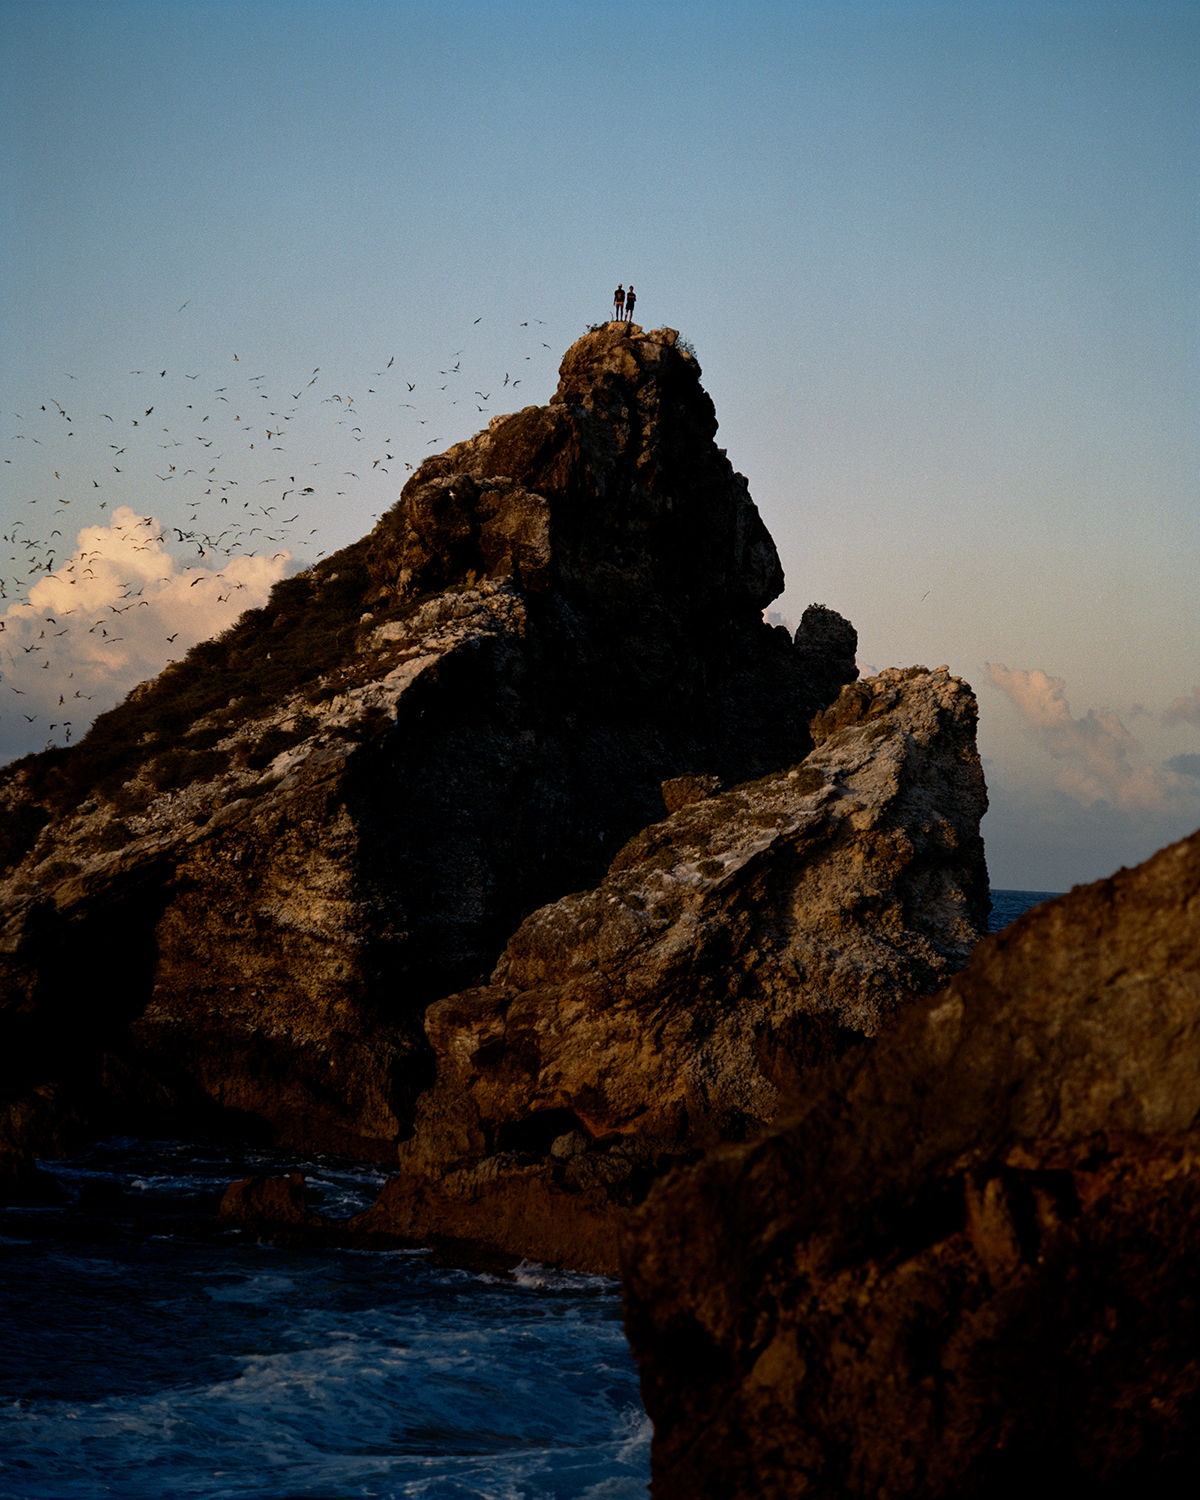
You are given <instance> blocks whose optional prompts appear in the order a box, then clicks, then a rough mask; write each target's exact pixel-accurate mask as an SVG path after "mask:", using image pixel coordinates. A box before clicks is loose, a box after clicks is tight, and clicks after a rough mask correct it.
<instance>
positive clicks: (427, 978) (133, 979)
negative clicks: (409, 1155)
mask: <svg viewBox="0 0 1200 1500" xmlns="http://www.w3.org/2000/svg"><path fill="white" fill-rule="evenodd" d="M716 425H717V424H716V416H715V413H714V411H713V406H712V402H711V401H710V399H709V398H708V396H707V395H706V394H705V392H704V390H703V388H702V387H701V385H700V380H699V369H698V366H697V365H696V362H695V360H694V359H692V358H691V357H690V356H688V355H687V354H685V353H684V352H682V351H681V350H679V349H677V348H676V347H675V336H674V334H673V333H671V331H670V330H661V331H659V332H654V333H643V332H642V330H640V329H637V328H628V327H623V328H617V329H611V328H610V329H607V330H601V331H600V332H598V333H596V334H592V335H588V336H587V337H585V338H583V339H580V340H579V341H578V342H577V343H576V344H575V345H574V346H573V347H572V348H571V349H570V350H568V352H567V354H566V357H565V358H564V361H563V364H562V370H561V383H560V386H559V389H558V391H557V392H556V394H555V397H554V399H553V400H552V401H551V402H550V403H549V404H548V405H547V406H544V407H536V406H535V407H527V408H526V409H525V410H523V411H521V412H517V413H515V414H513V415H510V416H506V417H498V418H495V419H493V420H492V422H491V423H490V424H489V427H488V429H487V430H486V431H485V432H482V433H480V434H479V435H478V436H477V437H475V438H472V439H471V440H470V441H468V442H465V443H461V444H458V445H457V446H456V447H454V448H452V449H450V450H449V451H448V452H447V453H445V454H442V455H439V456H438V457H435V458H432V459H430V460H429V461H428V462H426V463H425V464H423V465H422V466H421V467H420V469H418V470H417V472H416V473H415V474H414V475H413V476H412V478H411V479H410V480H409V482H408V484H407V485H406V486H405V489H404V491H403V494H402V496H401V498H400V500H399V501H398V503H397V505H396V506H395V507H393V509H392V510H391V511H390V512H389V513H388V514H387V515H385V516H384V517H383V518H382V520H381V521H380V523H379V525H378V526H377V527H376V528H375V530H374V531H373V532H372V533H371V534H370V536H369V537H367V538H365V539H363V540H362V541H361V542H358V543H356V544H355V545H354V546H352V547H349V548H346V549H345V550H344V551H343V552H341V553H339V554H337V555H336V556H335V557H332V558H329V559H326V560H324V561H323V562H321V563H319V564H318V565H316V566H315V567H314V568H313V569H311V570H309V571H308V572H306V573H303V574H300V575H298V576H297V577H295V578H292V579H288V580H286V582H285V583H283V584H281V585H279V586H278V587H277V588H276V590H275V591H274V593H273V594H272V598H271V600H270V602H269V603H268V605H267V606H266V608H265V609H263V610H259V611H254V612H251V613H250V614H248V615H246V616H244V617H243V618H242V620H241V621H239V622H238V624H237V626H235V627H234V629H233V630H231V631H229V632H227V633H226V635H225V636H222V637H221V638H220V639H219V640H217V641H213V642H207V643H205V644H204V645H203V646H200V647H197V648H196V650H195V651H193V652H192V653H190V654H189V657H188V659H187V660H186V661H185V662H184V663H182V664H179V665H177V666H174V667H171V668H168V669H167V671H165V672H164V673H163V674H162V675H161V676H160V677H159V678H158V679H156V680H155V681H154V682H153V683H149V684H145V685H143V687H141V688H140V689H138V690H137V691H136V692H135V693H134V694H131V695H130V698H129V699H128V700H127V702H126V703H125V704H123V705H121V706H120V707H119V708H118V709H116V710H114V711H113V712H112V713H111V714H108V715H104V716H102V717H101V719H100V720H99V721H98V722H97V724H96V726H95V727H94V729H93V730H92V732H91V734H90V735H89V736H88V737H87V738H86V739H85V740H84V741H83V742H82V744H81V745H79V746H76V747H73V748H72V749H71V750H68V751H55V752H49V753H47V754H46V755H43V756H33V757H28V758H27V759H26V760H25V761H23V762H20V763H18V765H17V766H15V767H12V768H9V770H8V771H7V772H6V773H5V774H4V775H3V776H0V814H2V822H0V860H2V861H3V862H4V863H5V864H6V865H7V866H8V875H7V878H6V879H5V880H4V882H3V885H2V886H0V1058H3V1062H2V1063H0V1069H2V1070H3V1071H2V1072H0V1120H7V1126H5V1127H4V1128H3V1129H0V1138H2V1139H3V1140H6V1141H7V1143H8V1145H9V1147H10V1148H12V1149H13V1150H15V1151H16V1152H17V1154H18V1157H20V1155H21V1153H23V1152H24V1153H28V1152H29V1151H30V1150H39V1151H48V1150H53V1149H55V1146H56V1144H61V1143H62V1142H65V1141H66V1140H68V1139H69V1138H71V1136H72V1135H73V1134H78V1133H80V1132H83V1133H86V1132H88V1131H90V1130H95V1129H111V1128H114V1127H117V1126H119V1127H120V1128H126V1129H145V1128H160V1126H162V1125H163V1124H164V1123H166V1122H170V1128H172V1129H178V1128H188V1126H189V1125H193V1126H194V1125H198V1124H203V1125H205V1126H209V1127H212V1126H219V1125H221V1124H225V1125H230V1124H232V1125H235V1126H237V1127H238V1128H243V1129H247V1130H253V1129H258V1130H263V1131H265V1132H267V1133H268V1134H269V1135H270V1136H272V1137H273V1138H274V1139H275V1140H276V1141H279V1142H291V1143H295V1144H296V1145H298V1146H303V1147H304V1148H305V1149H309V1150H312V1149H326V1150H335V1151H341V1152H346V1153H352V1154H358V1155H364V1156H368V1157H381V1156H386V1155H389V1154H393V1153H394V1151H395V1146H396V1143H397V1141H398V1140H399V1139H401V1138H402V1137H403V1136H404V1135H405V1134H406V1133H407V1132H409V1131H410V1130H411V1127H412V1121H413V1112H414V1104H415V1099H416V1096H417V1094H418V1093H419V1092H420V1090H421V1089H422V1088H424V1087H425V1086H426V1084H427V1083H428V1082H429V1081H430V1080H431V1078H432V1076H433V1066H434V1058H433V1055H432V1052H431V1050H430V1047H429V1044H428V1042H427V1040H426V1037H425V1033H424V1029H423V1026H422V1015H423V1011H424V1008H425V1006H426V1005H428V1004H429V1002H430V1001H432V1000H434V999H437V998H438V997H439V996H443V995H446V994H447V993H449V992H451V991H454V990H457V989H460V988H461V987H463V986H464V985H470V984H471V983H481V982H483V981H484V979H485V978H486V976H487V975H488V973H489V972H490V971H491V969H492V968H493V966H494V964H495V961H496V956H497V954H498V953H499V952H500V951H501V950H502V948H503V945H504V942H505V940H506V939H507V938H508V937H509V936H510V935H511V933H512V932H513V931H514V930H515V929H516V928H517V927H518V925H519V924H520V922H521V921H522V920H523V918H524V917H525V916H527V915H528V913H529V912H530V911H533V910H536V909H537V908H538V907H540V906H542V905H544V904H545V903H546V902H547V901H553V900H555V899H556V898H557V897H559V896H560V895H562V893H563V892H564V891H570V890H577V889H580V888H581V887H584V886H591V885H595V884H596V883H597V882H598V881H599V880H600V879H601V878H602V876H603V873H604V871H605V869H606V868H607V866H608V864H609V863H610V861H611V859H612V855H613V853H614V851H615V850H616V849H618V848H619V847H620V846H621V845H622V844H624V843H625V842H626V841H627V840H628V839H629V838H630V837H631V836H632V835H633V834H634V833H636V832H637V830H638V829H639V828H642V827H644V826H645V825H646V824H647V823H649V822H651V821H653V820H654V819H655V818H657V817H659V816H661V805H662V804H661V800H660V793H659V788H660V784H661V782H662V781H663V780H664V779H665V778H672V777H677V776H681V775H689V774H701V775H715V776H718V777H720V778H722V779H723V780H724V781H725V783H726V784H731V783H733V782H736V781H741V780H745V779H746V778H748V777H755V776H760V775H762V774H763V773H765V772H767V771H770V770H772V769H774V768H776V767H779V766H785V765H790V764H793V763H794V762H796V761H798V760H799V759H800V758H801V757H802V756H803V755H804V754H805V753H806V752H807V751H808V750H809V749H810V748H811V745H812V740H811V737H810V735H809V731H808V727H807V726H808V722H809V719H810V718H811V717H812V715H813V714H814V713H815V712H816V711H817V710H818V709H820V708H821V707H823V706H824V705H825V704H826V703H827V702H828V701H829V699H830V698H831V697H832V696H833V695H834V694H835V692H836V689H837V687H838V686H839V684H840V681H841V680H845V679H846V678H849V677H852V676H853V675H854V672H855V669H854V666H853V662H852V660H849V659H847V658H845V655H844V652H843V654H842V655H840V656H839V657H838V659H837V661H836V662H834V663H832V665H831V664H830V663H828V662H816V661H814V659H813V658H811V655H809V656H803V655H802V654H801V653H799V652H797V650H796V649H794V647H793V646H792V644H791V642H790V641H789V640H788V639H787V636H786V633H785V632H782V631H779V630H774V629H772V628H770V627H768V626H767V625H765V624H764V623H763V621H762V618H761V611H762V609H763V606H764V605H765V604H766V603H767V602H768V601H769V600H770V599H771V598H772V597H773V596H774V595H775V594H776V593H777V592H778V591H779V589H780V588H781V586H782V573H781V571H780V567H779V561H778V558H777V556H776V553H775V549H774V546H773V544H772V542H771V539H770V537H769V536H768V534H767V532H766V530H765V528H764V526H763V523H762V521H761V518H760V517H759V515H758V512H757V510H756V509H755V507H754V505H753V502H752V501H751V499H750V496H749V494H748V491H747V486H746V481H745V479H744V478H743V477H742V476H740V475H738V474H735V473H734V471H733V469H732V468H731V466H730V464H729V462H728V460H727V459H726V457H725V455H724V453H723V452H722V451H721V450H720V449H718V448H717V447H716V446H715V444H714V442H713V435H714V433H715V431H716ZM849 629H850V627H848V626H845V624H844V622H843V635H844V634H845V631H846V630H849ZM850 634H851V635H852V634H853V632H852V631H851V632H850ZM851 654H852V653H851ZM98 976H105V978H106V980H107V981H111V980H113V979H116V980H117V981H118V982H117V983H115V984H114V983H111V982H108V983H106V984H105V985H103V986H101V985H100V984H99V983H98Z"/></svg>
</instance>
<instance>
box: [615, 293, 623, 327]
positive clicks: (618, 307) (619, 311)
mask: <svg viewBox="0 0 1200 1500" xmlns="http://www.w3.org/2000/svg"><path fill="white" fill-rule="evenodd" d="M613 308H614V312H613V318H614V320H615V321H616V322H618V323H619V322H620V321H621V317H622V315H623V314H624V311H625V288H624V287H622V286H619V287H618V288H617V289H616V291H615V292H614V293H613Z"/></svg>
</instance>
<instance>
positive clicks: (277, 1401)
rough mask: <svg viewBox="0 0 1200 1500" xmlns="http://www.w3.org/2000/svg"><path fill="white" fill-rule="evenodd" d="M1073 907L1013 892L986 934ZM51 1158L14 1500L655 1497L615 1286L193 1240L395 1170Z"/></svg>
mask: <svg viewBox="0 0 1200 1500" xmlns="http://www.w3.org/2000/svg"><path fill="white" fill-rule="evenodd" d="M1054 894H1055V893H1054V892H1048V891H996V890H994V891H993V892H992V902H993V909H992V916H991V923H990V926H991V930H992V931H993V932H995V931H998V930H999V929H1000V928H1002V927H1005V926H1007V924H1008V923H1009V922H1011V921H1013V920H1014V919H1015V918H1016V917H1018V916H1019V915H1020V914H1021V912H1023V911H1025V910H1026V909H1027V908H1028V907H1030V906H1035V905H1037V903H1038V902H1040V901H1044V900H1048V899H1050V898H1051V897H1052V896H1053V895H1054ZM43 1165H44V1166H45V1167H46V1169H47V1170H48V1171H50V1172H51V1173H53V1175H54V1176H55V1177H56V1178H57V1180H58V1182H59V1184H60V1185H61V1187H62V1189H63V1193H64V1201H63V1202H62V1203H59V1204H55V1205H53V1206H46V1207H37V1208H10V1209H5V1210H0V1287H2V1288H3V1301H2V1302H0V1500H100V1497H115V1500H176V1497H185V1496H203V1497H206V1500H243V1497H250V1496H260V1497H270V1500H350V1497H379V1500H393V1497H394V1500H400V1497H406V1500H407V1497H412V1500H418V1497H419V1500H468V1497H469V1500H635V1497H636V1500H644V1497H645V1495H646V1486H647V1484H648V1482H649V1477H650V1463H649V1455H650V1423H649V1420H648V1418H647V1417H646V1415H645V1412H644V1411H643V1409H642V1404H641V1400H640V1397H639V1393H638V1383H637V1370H636V1367H635V1366H634V1363H633V1359H632V1357H631V1355H630V1353H629V1348H628V1345H627V1343H626V1341H625V1335H624V1330H623V1328H622V1325H621V1296H620V1286H619V1284H618V1283H617V1282H616V1281H613V1280H611V1279H609V1278H606V1277H601V1276H582V1275H570V1274H564V1273H561V1272H554V1271H547V1270H544V1269H543V1268H541V1267H538V1266H532V1265H527V1266H523V1267H521V1268H519V1269H518V1270H517V1272H516V1273H515V1274H514V1276H513V1277H512V1279H511V1280H510V1279H502V1278H498V1277H495V1276H490V1275H486V1274H483V1275H481V1274H477V1273H474V1272H469V1271H459V1270H451V1269H446V1268H444V1267H439V1266H435V1265H433V1264H431V1263H430V1259H429V1257H428V1256H427V1255H426V1254H424V1253H422V1252H413V1251H393V1252H382V1253H381V1252H374V1253H363V1252H358V1251H347V1250H319V1251H315V1250H314V1251H285V1250H278V1249H274V1248H272V1247H270V1246H264V1245H258V1244H252V1243H247V1242H246V1239H245V1237H243V1236H241V1235H239V1234H237V1233H236V1232H232V1231H231V1232H230V1233H228V1234H226V1235H220V1236H218V1237H217V1238H216V1239H213V1238H211V1237H210V1238H194V1237H192V1236H191V1235H190V1234H189V1233H188V1232H187V1226H186V1220H187V1218H188V1217H189V1216H202V1217H205V1218H207V1217H209V1216H211V1213H212V1211H213V1210H214V1209H215V1206H216V1203H217V1200H218V1195H219V1194H220V1192H221V1190H222V1189H223V1188H224V1187H225V1186H226V1185H227V1184H228V1183H229V1182H231V1181H233V1180H235V1179H236V1178H239V1177H244V1176H247V1175H248V1174H250V1173H251V1172H283V1171H295V1170H300V1171H303V1172H304V1173H305V1175H306V1176H307V1178H308V1181H309V1184H310V1189H311V1201H312V1202H313V1203H314V1205H315V1206H316V1207H318V1208H320V1209H322V1210H323V1211H324V1212H326V1213H329V1214H333V1215H338V1216H344V1215H348V1214H351V1213H353V1212H356V1211H357V1210H358V1209H360V1208H364V1207H366V1205H367V1204H369V1203H370V1202H372V1201H373V1199H374V1198H375V1195H376V1193H377V1192H378V1190H379V1187H380V1185H381V1183H382V1182H383V1178H384V1173H383V1171H382V1170H379V1169H373V1168H371V1167H367V1166H363V1165H361V1164H358V1163H345V1162H342V1163H337V1162H329V1161H323V1160H321V1161H309V1162H302V1161H297V1159H296V1158H295V1156H284V1155H283V1154H282V1153H272V1152H262V1151H239V1150H237V1149H233V1148H230V1147H227V1146H225V1145H213V1144H211V1143H208V1144H206V1143H203V1142H179V1141H156V1142H144V1141H132V1140H116V1141H109V1142H106V1143H104V1144H102V1145H98V1146H96V1147H94V1148H93V1149H92V1150H90V1151H88V1152H87V1153H85V1154H83V1155H81V1156H80V1157H78V1158H76V1159H74V1160H71V1161H63V1162H46V1163H44V1164H43Z"/></svg>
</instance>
